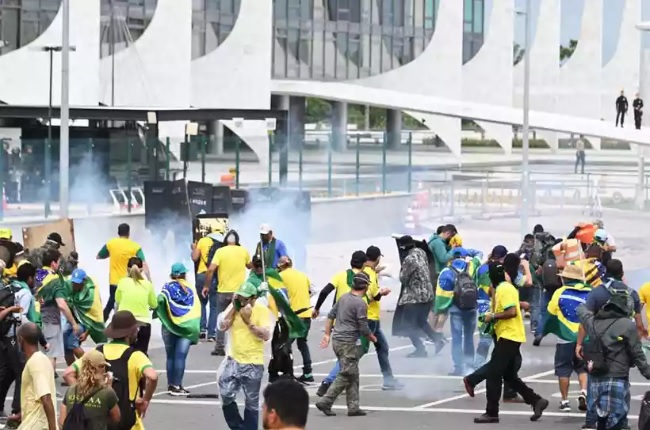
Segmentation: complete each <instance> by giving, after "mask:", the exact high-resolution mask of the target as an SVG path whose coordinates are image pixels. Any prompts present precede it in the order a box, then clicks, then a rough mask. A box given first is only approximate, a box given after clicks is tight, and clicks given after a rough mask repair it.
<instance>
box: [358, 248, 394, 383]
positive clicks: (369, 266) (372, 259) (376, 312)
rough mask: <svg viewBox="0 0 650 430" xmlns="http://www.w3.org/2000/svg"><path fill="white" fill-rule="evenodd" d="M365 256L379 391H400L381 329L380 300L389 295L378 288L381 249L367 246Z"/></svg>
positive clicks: (383, 289) (369, 312) (369, 310)
mask: <svg viewBox="0 0 650 430" xmlns="http://www.w3.org/2000/svg"><path fill="white" fill-rule="evenodd" d="M366 256H367V257H368V261H366V265H365V267H364V268H363V272H364V273H365V274H366V275H368V278H369V279H370V284H368V292H367V294H366V298H367V301H368V326H369V327H370V331H371V332H372V334H374V335H375V337H376V338H377V342H375V343H374V345H375V351H377V360H378V361H379V368H380V369H381V374H382V376H383V377H384V381H383V384H382V386H381V389H382V390H384V391H395V390H401V389H402V388H404V385H403V384H402V383H400V382H399V381H398V380H397V379H395V376H393V369H392V368H391V366H390V361H389V359H388V353H389V349H390V348H389V346H388V339H386V335H385V334H384V332H383V330H382V329H381V323H380V318H381V305H380V300H381V298H382V297H385V296H387V295H389V294H390V292H391V290H390V289H389V288H379V270H380V269H381V266H380V265H379V264H380V262H381V257H382V256H383V255H382V253H381V249H379V248H378V247H376V246H369V247H368V249H367V250H366Z"/></svg>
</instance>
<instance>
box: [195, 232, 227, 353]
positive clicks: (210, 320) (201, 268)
mask: <svg viewBox="0 0 650 430" xmlns="http://www.w3.org/2000/svg"><path fill="white" fill-rule="evenodd" d="M234 234H237V233H236V232H235V233H234ZM221 246H223V233H220V232H218V231H212V232H211V233H210V234H208V235H207V236H205V237H202V238H201V239H199V241H198V242H197V243H195V244H194V243H193V244H192V260H193V261H194V263H195V267H196V279H195V280H196V282H195V285H197V288H203V285H204V284H205V277H206V273H207V271H208V264H209V262H208V257H209V255H210V251H211V250H212V249H213V248H216V249H219V248H220V247H221ZM213 252H214V251H213ZM199 300H200V301H201V335H200V338H201V339H206V338H207V339H208V340H209V341H211V342H213V341H215V340H216V338H217V315H218V313H219V311H218V310H217V277H216V276H213V277H212V282H210V287H209V288H208V294H207V296H204V295H203V294H199ZM206 307H209V309H208V310H209V312H208V310H206Z"/></svg>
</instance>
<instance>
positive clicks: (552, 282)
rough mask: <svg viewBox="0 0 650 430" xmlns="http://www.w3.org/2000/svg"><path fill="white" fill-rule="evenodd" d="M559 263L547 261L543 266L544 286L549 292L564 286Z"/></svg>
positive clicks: (550, 259) (552, 260)
mask: <svg viewBox="0 0 650 430" xmlns="http://www.w3.org/2000/svg"><path fill="white" fill-rule="evenodd" d="M558 273H559V272H558V268H557V261H555V260H554V259H552V258H549V259H547V260H546V261H545V262H544V263H543V264H542V286H543V287H544V289H545V290H546V291H548V292H553V291H555V290H557V289H558V288H560V287H561V286H562V280H561V279H560V277H559V275H558Z"/></svg>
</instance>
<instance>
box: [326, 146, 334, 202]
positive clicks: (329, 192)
mask: <svg viewBox="0 0 650 430" xmlns="http://www.w3.org/2000/svg"><path fill="white" fill-rule="evenodd" d="M333 139H334V136H330V142H329V143H330V144H329V145H328V146H327V197H332V145H333V144H334V141H333Z"/></svg>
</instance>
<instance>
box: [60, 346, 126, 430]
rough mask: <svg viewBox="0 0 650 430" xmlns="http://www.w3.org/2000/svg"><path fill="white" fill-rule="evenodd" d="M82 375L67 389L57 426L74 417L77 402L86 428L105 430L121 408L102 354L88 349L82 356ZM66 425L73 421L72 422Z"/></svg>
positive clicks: (118, 417) (115, 421)
mask: <svg viewBox="0 0 650 430" xmlns="http://www.w3.org/2000/svg"><path fill="white" fill-rule="evenodd" d="M81 364H82V365H81V374H80V375H79V382H78V383H77V385H75V386H74V387H70V388H68V390H67V391H66V392H65V395H64V396H63V402H61V409H60V412H59V426H60V428H65V427H64V426H65V425H66V424H68V423H66V420H74V419H75V415H74V413H73V414H71V415H70V418H69V419H68V414H69V413H71V412H72V411H73V410H74V407H75V406H76V405H81V408H82V410H83V414H84V417H85V419H86V420H87V421H86V423H87V424H86V429H87V430H107V429H108V424H109V422H110V423H111V424H117V423H119V422H120V407H119V406H118V405H117V394H115V391H113V389H112V388H111V384H112V383H113V380H112V379H111V376H110V373H108V372H107V370H108V369H110V364H109V363H108V362H107V361H106V358H105V357H104V354H102V353H101V352H99V351H97V350H96V349H91V350H90V351H88V352H86V353H85V354H84V355H83V357H82V358H81ZM69 424H72V423H71V422H70V423H69Z"/></svg>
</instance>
